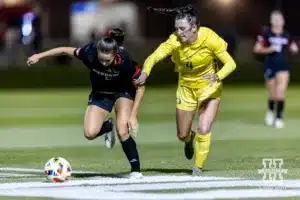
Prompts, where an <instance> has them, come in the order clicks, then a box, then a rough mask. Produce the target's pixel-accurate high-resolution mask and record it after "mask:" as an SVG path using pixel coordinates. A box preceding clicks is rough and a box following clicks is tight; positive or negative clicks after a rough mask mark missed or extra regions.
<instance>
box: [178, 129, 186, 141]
mask: <svg viewBox="0 0 300 200" xmlns="http://www.w3.org/2000/svg"><path fill="white" fill-rule="evenodd" d="M188 135H189V132H181V131H177V138H178V140H180V141H185V138H186V137H187V136H188Z"/></svg>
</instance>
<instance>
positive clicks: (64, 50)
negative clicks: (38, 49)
mask: <svg viewBox="0 0 300 200" xmlns="http://www.w3.org/2000/svg"><path fill="white" fill-rule="evenodd" d="M75 49H76V48H74V47H58V48H54V49H50V50H48V51H44V52H42V53H39V54H34V55H32V56H31V57H29V58H28V60H27V64H28V65H29V66H30V65H33V64H36V63H37V62H39V60H40V59H42V58H46V57H50V56H58V55H62V54H65V55H68V56H74V51H75ZM76 53H78V52H76Z"/></svg>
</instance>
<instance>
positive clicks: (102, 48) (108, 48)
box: [97, 36, 119, 53]
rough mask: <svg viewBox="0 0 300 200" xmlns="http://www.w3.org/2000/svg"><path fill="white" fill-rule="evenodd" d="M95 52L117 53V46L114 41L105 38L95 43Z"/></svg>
mask: <svg viewBox="0 0 300 200" xmlns="http://www.w3.org/2000/svg"><path fill="white" fill-rule="evenodd" d="M97 50H98V52H101V53H117V52H118V50H119V46H118V44H117V42H116V40H114V39H113V38H111V37H108V36H107V37H104V38H101V39H100V40H99V41H98V42H97Z"/></svg>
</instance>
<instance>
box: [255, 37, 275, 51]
mask: <svg viewBox="0 0 300 200" xmlns="http://www.w3.org/2000/svg"><path fill="white" fill-rule="evenodd" d="M262 41H263V37H262V36H258V39H257V42H256V43H255V45H254V48H253V52H254V53H257V54H263V55H265V54H271V53H273V52H275V51H276V49H275V47H274V46H270V47H265V46H264V45H263V44H262V43H263V42H262Z"/></svg>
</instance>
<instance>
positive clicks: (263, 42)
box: [257, 35, 267, 47]
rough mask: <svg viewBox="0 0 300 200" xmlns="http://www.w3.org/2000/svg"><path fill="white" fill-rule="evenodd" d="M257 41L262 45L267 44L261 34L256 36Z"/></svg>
mask: <svg viewBox="0 0 300 200" xmlns="http://www.w3.org/2000/svg"><path fill="white" fill-rule="evenodd" d="M257 41H258V42H259V43H260V44H261V45H262V46H264V47H265V46H267V41H266V40H265V39H264V37H263V36H262V35H259V36H257Z"/></svg>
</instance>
